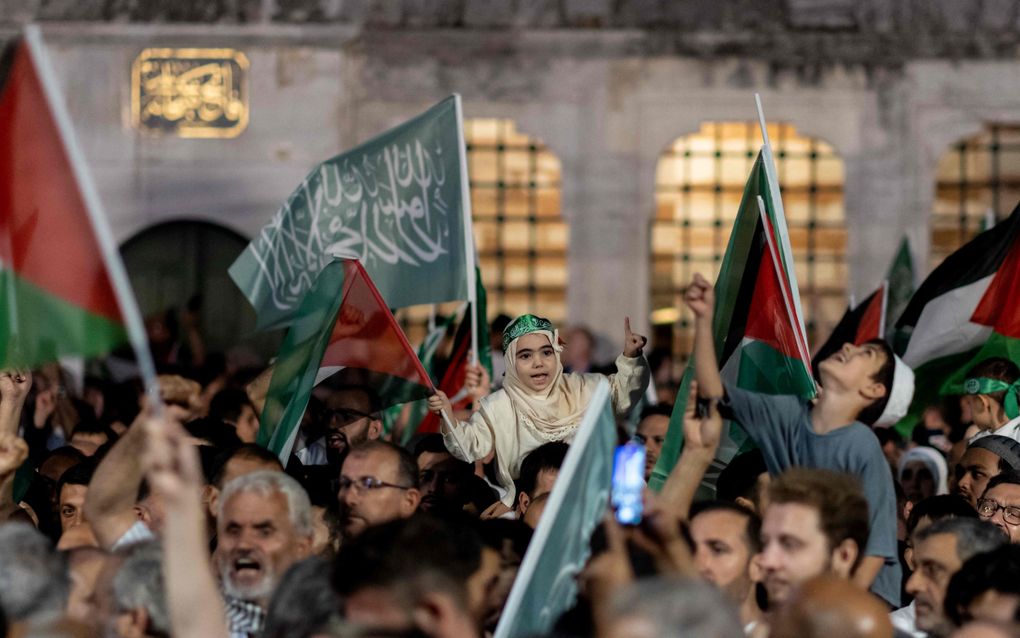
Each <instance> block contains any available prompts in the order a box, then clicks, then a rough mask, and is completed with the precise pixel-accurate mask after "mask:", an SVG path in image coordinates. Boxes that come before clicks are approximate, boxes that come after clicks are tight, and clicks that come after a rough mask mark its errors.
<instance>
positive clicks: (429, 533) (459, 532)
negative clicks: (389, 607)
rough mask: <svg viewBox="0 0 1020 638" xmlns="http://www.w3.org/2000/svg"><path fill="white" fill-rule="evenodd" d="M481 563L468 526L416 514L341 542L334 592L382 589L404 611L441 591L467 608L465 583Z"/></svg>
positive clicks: (476, 541)
mask: <svg viewBox="0 0 1020 638" xmlns="http://www.w3.org/2000/svg"><path fill="white" fill-rule="evenodd" d="M408 456H410V455H408ZM481 559H482V542H481V539H480V538H479V537H478V534H477V533H476V532H475V531H474V530H473V529H472V528H471V527H470V526H467V525H460V524H455V523H453V522H450V521H447V520H445V519H440V518H434V517H431V516H427V515H423V514H416V515H414V516H412V517H410V518H408V519H401V520H396V521H391V522H389V523H384V524H382V525H377V526H374V527H370V528H368V529H366V530H365V532H364V533H362V534H360V535H359V536H357V537H356V538H354V539H352V540H351V541H350V542H345V543H344V544H343V546H342V547H341V548H340V552H339V553H338V554H337V557H336V560H335V561H334V562H333V587H334V589H335V590H336V592H337V593H338V594H339V595H341V596H350V595H351V594H353V593H355V592H358V591H360V590H362V589H364V588H367V587H378V588H382V589H385V590H388V591H389V592H390V593H391V595H392V596H393V597H394V598H395V599H396V601H397V602H398V604H399V605H401V606H402V607H404V608H405V609H411V608H413V607H414V605H415V603H416V602H417V601H418V600H419V599H420V598H421V597H422V596H423V595H425V593H426V592H429V591H436V590H441V591H445V592H447V593H449V594H451V595H452V596H453V597H454V598H455V599H456V600H457V601H458V603H459V604H460V605H461V606H462V607H464V608H466V606H467V590H466V587H467V585H466V583H467V581H468V579H469V578H470V577H471V574H473V573H474V572H475V571H476V570H477V569H478V566H479V565H480V564H481Z"/></svg>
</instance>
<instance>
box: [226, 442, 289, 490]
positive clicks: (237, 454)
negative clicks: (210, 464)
mask: <svg viewBox="0 0 1020 638" xmlns="http://www.w3.org/2000/svg"><path fill="white" fill-rule="evenodd" d="M234 459H249V460H252V461H257V462H259V463H260V464H263V465H265V467H266V468H267V469H268V468H270V467H272V468H274V469H277V470H279V471H281V472H282V471H283V464H282V463H280V459H279V458H277V456H276V455H275V454H273V453H272V452H270V451H269V450H267V449H266V448H264V447H262V446H261V445H256V444H255V443H242V444H241V445H239V446H237V447H236V448H234V449H232V450H229V449H228V450H226V451H224V452H223V453H222V454H220V456H219V457H217V459H216V461H215V462H214V466H215V470H214V471H213V473H212V481H211V482H212V484H213V485H215V486H216V487H218V488H220V489H222V488H223V487H224V486H223V479H224V477H225V473H226V471H227V464H229V463H230V462H231V461H233V460H234Z"/></svg>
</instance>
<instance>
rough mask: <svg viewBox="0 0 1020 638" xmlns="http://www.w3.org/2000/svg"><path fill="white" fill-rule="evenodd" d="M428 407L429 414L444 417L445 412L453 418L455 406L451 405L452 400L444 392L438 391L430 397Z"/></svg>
mask: <svg viewBox="0 0 1020 638" xmlns="http://www.w3.org/2000/svg"><path fill="white" fill-rule="evenodd" d="M428 405H429V412H432V413H433V414H438V415H440V416H442V414H443V412H444V411H445V412H446V413H447V414H448V415H450V416H451V417H452V416H453V405H451V404H450V398H449V397H447V396H446V393H445V392H443V391H442V390H436V393H435V394H433V395H432V396H430V397H429V401H428Z"/></svg>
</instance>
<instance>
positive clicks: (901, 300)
mask: <svg viewBox="0 0 1020 638" xmlns="http://www.w3.org/2000/svg"><path fill="white" fill-rule="evenodd" d="M885 278H886V280H887V281H888V282H889V299H888V301H887V302H886V310H885V326H886V341H888V342H889V344H890V345H892V347H893V350H894V351H895V352H897V353H898V354H903V352H904V351H905V350H906V347H907V341H908V337H907V335H905V334H903V333H902V332H897V331H896V322H897V321H899V318H900V315H902V314H903V311H904V310H905V309H906V308H907V304H909V303H910V298H911V297H912V296H913V294H914V260H913V258H912V257H911V256H910V242H908V241H907V238H906V237H904V238H903V241H901V242H900V247H899V249H898V250H897V251H896V256H895V257H893V261H892V263H891V264H890V265H889V272H888V273H886V276H885Z"/></svg>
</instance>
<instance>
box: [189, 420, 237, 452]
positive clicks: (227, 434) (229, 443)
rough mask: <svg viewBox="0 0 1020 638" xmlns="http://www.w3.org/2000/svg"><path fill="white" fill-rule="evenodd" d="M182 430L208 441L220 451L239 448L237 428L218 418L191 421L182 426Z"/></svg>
mask: <svg viewBox="0 0 1020 638" xmlns="http://www.w3.org/2000/svg"><path fill="white" fill-rule="evenodd" d="M184 429H185V430H187V431H188V434H190V435H191V436H193V437H195V438H197V439H204V440H206V441H209V442H210V443H212V444H213V445H214V446H215V447H217V448H219V449H221V450H227V451H233V450H236V449H237V448H238V447H240V446H241V439H239V438H237V428H235V427H234V426H232V425H230V424H229V423H227V422H225V421H222V420H220V419H218V418H213V417H211V416H209V417H204V418H201V419H193V420H191V421H188V422H187V423H186V424H185V425H184Z"/></svg>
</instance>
